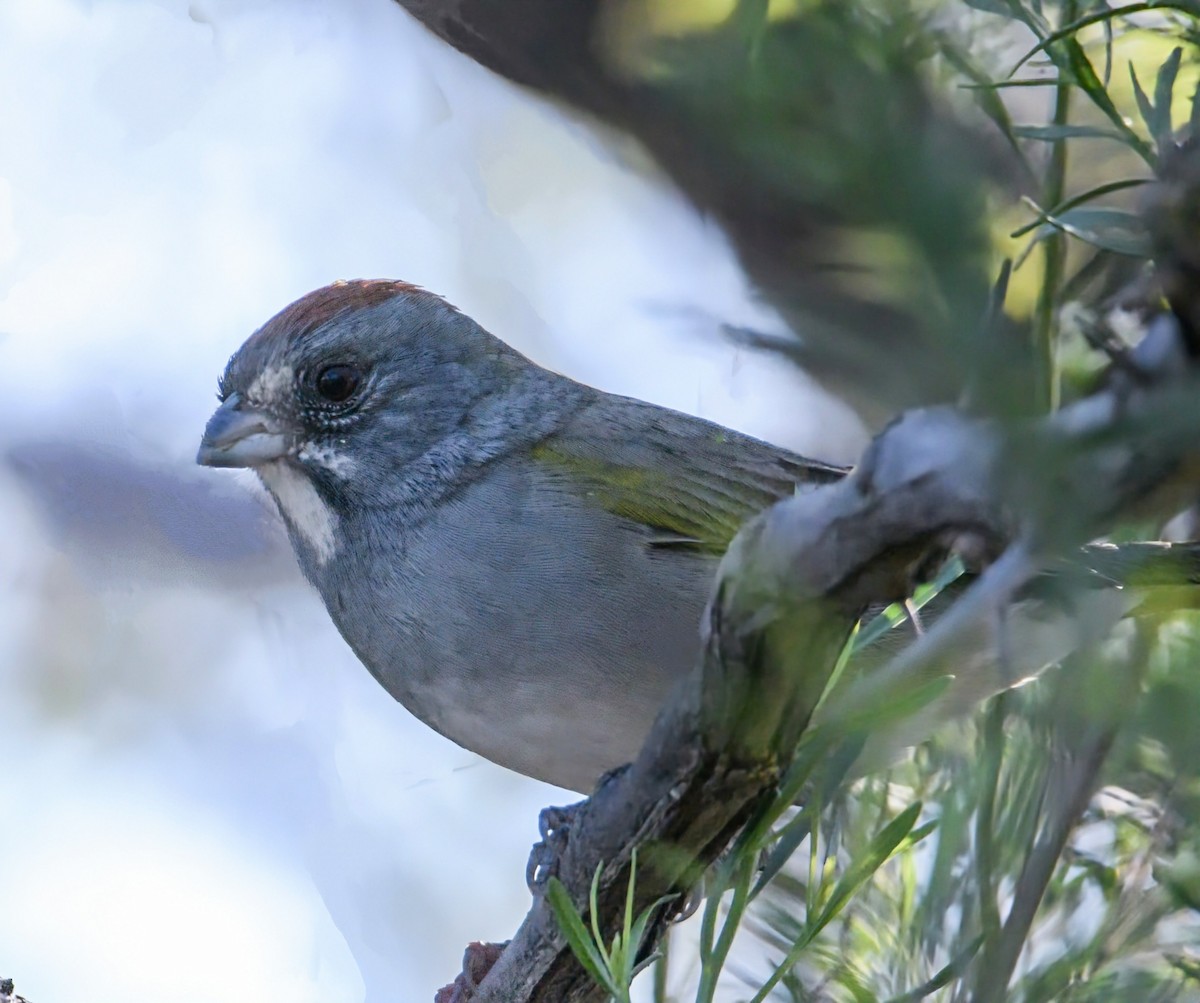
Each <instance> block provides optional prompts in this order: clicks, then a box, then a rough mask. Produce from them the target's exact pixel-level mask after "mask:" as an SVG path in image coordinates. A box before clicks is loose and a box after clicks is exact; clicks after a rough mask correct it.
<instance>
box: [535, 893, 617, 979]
mask: <svg viewBox="0 0 1200 1003" xmlns="http://www.w3.org/2000/svg"><path fill="white" fill-rule="evenodd" d="M546 900H547V901H548V902H549V903H550V908H551V910H552V911H553V912H554V918H555V919H556V920H557V921H558V928H559V929H560V930H562V933H563V936H564V937H566V939H567V944H568V945H569V946H570V948H571V953H572V954H574V955H575V957H576V959H577V960H578V961H579V963H580V964H581V965H583V967H584V970H585V971H586V972H587V973H588V975H590V976H591V977H592V979H593V980H595V982H596V984H597V985H598V986H600V987H601V988H602V989H604V990H605V991H606V992H607V993H609V994H610V995H613V996H615V995H616V994H617V987H616V986H615V985H614V984H613V979H612V976H611V974H610V973H609V971H608V965H607V963H606V961H605V960H604V956H603V955H602V954H601V953H600V951H599V950H598V949H597V946H596V943H595V941H593V940H592V937H591V934H590V933H589V932H588V928H587V926H585V925H584V922H583V917H582V916H581V915H580V914H579V910H578V909H576V908H575V903H574V902H572V901H571V896H570V895H568V894H567V888H566V886H565V885H564V884H563V883H562V882H561V881H559V880H558V878H556V877H551V878H550V881H549V882H548V883H547V885H546Z"/></svg>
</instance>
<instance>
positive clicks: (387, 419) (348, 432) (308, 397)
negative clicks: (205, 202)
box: [198, 281, 844, 792]
mask: <svg viewBox="0 0 1200 1003" xmlns="http://www.w3.org/2000/svg"><path fill="white" fill-rule="evenodd" d="M220 399H221V402H222V403H221V406H220V408H218V410H217V412H216V413H215V414H214V415H213V417H212V419H211V420H210V421H209V423H208V427H207V428H206V429H205V432H204V439H203V442H202V444H201V446H200V452H199V455H198V460H199V462H200V463H203V464H207V465H209V466H229V467H251V468H253V469H254V470H255V471H257V473H258V475H259V476H260V477H261V478H262V481H263V483H264V484H265V485H266V487H267V489H268V491H269V492H270V493H271V494H272V495H273V496H274V498H275V500H276V502H277V503H278V506H279V510H280V512H281V513H282V515H283V518H284V521H285V522H286V523H287V527H288V532H289V535H290V536H291V540H292V544H293V546H294V547H295V550H296V554H297V557H298V558H299V562H300V566H301V568H302V569H303V570H304V573H305V574H306V575H307V577H308V578H309V580H310V581H311V582H312V583H313V585H315V586H316V588H317V589H318V590H319V592H320V593H321V596H322V598H323V599H324V601H325V605H326V607H327V608H328V610H329V614H330V616H332V617H333V620H334V622H335V623H336V624H337V626H338V629H339V630H340V631H341V633H342V636H343V637H345V639H346V641H347V642H348V643H349V644H350V646H351V647H352V648H353V649H354V651H355V653H356V654H357V655H358V657H359V658H360V659H361V660H362V661H363V663H364V664H365V665H366V666H367V668H368V669H370V671H371V672H372V674H373V675H374V676H375V678H376V679H378V680H379V682H380V683H382V684H383V686H384V687H385V688H386V689H387V690H388V692H389V693H391V694H392V695H393V696H394V697H395V698H396V699H397V700H399V701H400V702H401V703H403V704H404V705H405V706H406V707H407V708H408V709H409V710H411V711H412V712H413V713H414V714H415V715H417V717H419V718H420V719H421V720H423V721H425V722H426V723H427V724H429V725H430V726H431V727H433V728H435V729H437V730H438V731H439V732H441V733H442V734H443V735H445V736H447V737H448V738H450V739H452V740H454V741H455V742H458V743H459V744H460V745H462V746H465V747H466V748H468V749H470V750H472V751H474V752H477V753H479V754H480V755H482V756H486V757H487V758H488V759H491V760H493V761H494V762H497V763H500V764H501V765H503V766H507V767H510V768H511V769H514V770H517V771H519V772H521V773H524V774H528V775H529V776H533V777H538V778H540V779H543V780H547V781H550V782H551V783H554V784H558V785H560V786H563V787H568V788H571V789H573V790H576V791H584V792H586V791H590V790H591V788H592V786H593V784H594V783H595V781H596V780H597V778H598V777H600V775H601V774H603V773H604V772H605V771H607V770H610V769H613V768H615V767H617V766H620V765H622V764H623V763H626V762H628V761H630V760H631V759H632V758H633V757H634V756H635V755H636V754H637V751H638V749H639V748H640V746H641V743H642V740H643V738H644V737H645V735H646V733H647V731H648V730H649V727H650V724H651V722H652V721H653V719H654V716H655V714H656V713H657V711H658V709H659V707H660V705H661V704H662V702H663V700H664V698H665V696H666V694H667V692H668V690H669V689H670V688H671V686H672V685H673V683H674V682H675V681H676V680H677V679H678V678H679V677H680V676H681V675H683V674H685V673H687V672H688V671H689V670H690V669H691V668H692V667H693V665H694V664H695V661H696V657H697V653H698V647H699V620H700V615H701V613H702V611H703V608H704V604H705V601H706V599H707V597H708V593H709V588H710V584H711V580H712V576H713V572H714V570H715V568H716V564H717V561H718V559H719V558H720V555H721V554H722V552H723V551H724V550H725V547H726V546H727V544H728V543H729V541H730V540H731V539H732V537H733V535H734V534H735V533H736V531H737V529H738V527H739V526H740V525H741V524H742V523H743V522H744V521H745V520H746V519H747V518H749V517H750V516H752V515H754V514H755V513H756V512H758V511H760V510H761V509H763V508H766V507H767V506H768V505H770V504H771V503H772V502H774V501H775V500H777V499H779V498H781V497H783V496H786V495H788V494H790V493H792V492H794V491H796V490H797V489H803V488H804V487H805V486H809V485H818V484H822V483H827V482H830V481H833V480H836V479H838V478H840V477H841V476H842V475H843V473H844V470H843V469H842V468H839V467H837V466H833V465H831V464H827V463H821V462H819V461H813V460H807V459H804V458H803V457H800V456H796V455H794V454H792V453H789V452H788V451H787V450H784V449H780V448H779V447H777V446H772V445H768V444H766V443H764V442H760V441H758V440H756V439H753V438H751V437H749V436H746V435H742V434H740V433H738V432H734V431H730V430H729V429H726V428H722V427H720V426H718V425H715V424H713V423H711V422H708V421H704V420H702V419H700V418H694V417H691V416H689V415H686V414H680V413H678V412H675V411H671V410H668V409H667V408H663V407H658V406H655V405H653V404H647V403H644V402H642V401H638V400H633V399H631V398H628V397H620V396H616V395H614V394H608V393H603V392H601V391H599V390H594V389H591V388H590V387H586V386H584V385H582V384H579V383H576V382H574V381H572V380H569V379H567V378H565V377H563V376H560V375H557V374H556V373H552V372H549V371H547V370H545V369H542V368H541V367H539V366H537V365H535V364H533V363H532V362H530V361H529V360H528V359H526V358H525V357H523V356H522V355H520V354H518V353H517V352H516V351H514V350H512V349H511V348H509V347H507V346H506V345H505V344H503V343H502V342H501V341H499V340H498V339H497V338H495V337H493V336H492V335H491V334H489V333H488V332H487V331H485V330H483V328H481V327H480V326H479V325H478V324H476V323H475V322H474V321H472V320H471V319H470V318H469V317H466V316H464V315H463V314H461V313H459V312H458V311H457V310H455V309H454V308H453V307H452V306H450V305H449V304H447V303H446V302H445V301H443V300H442V299H440V298H439V297H437V296H434V295H432V294H431V293H428V292H424V291H423V290H421V289H418V288H416V287H415V286H411V285H408V284H406V283H403V282H391V281H356V282H340V283H336V284H334V285H331V286H328V287H326V288H324V289H319V290H317V291H315V292H313V293H310V294H309V295H307V296H305V297H303V298H302V299H300V300H298V301H297V302H295V303H293V304H292V305H291V306H289V307H287V308H286V309H285V310H283V311H282V312H281V313H279V314H278V315H276V316H275V317H274V318H272V319H271V320H270V321H268V322H267V323H266V324H265V325H264V326H263V327H262V328H261V329H260V330H259V331H257V332H256V333H255V334H254V335H253V336H252V337H251V338H250V339H249V340H248V341H247V342H246V343H245V344H244V345H243V346H242V347H241V349H239V350H238V352H237V354H235V355H234V356H233V358H232V359H231V360H230V362H229V365H228V367H227V369H226V371H225V374H224V376H223V377H222V379H221V381H220Z"/></svg>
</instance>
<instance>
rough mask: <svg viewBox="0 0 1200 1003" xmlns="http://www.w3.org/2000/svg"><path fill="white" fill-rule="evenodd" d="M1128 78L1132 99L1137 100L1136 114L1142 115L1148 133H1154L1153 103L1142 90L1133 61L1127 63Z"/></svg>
mask: <svg viewBox="0 0 1200 1003" xmlns="http://www.w3.org/2000/svg"><path fill="white" fill-rule="evenodd" d="M1129 79H1130V82H1131V83H1132V84H1133V99H1134V100H1135V101H1136V102H1137V106H1138V114H1139V115H1141V116H1142V121H1143V122H1145V123H1146V129H1147V131H1149V133H1150V135H1151V136H1153V135H1154V105H1153V104H1152V103H1151V101H1150V98H1149V97H1148V96H1147V95H1146V92H1145V91H1144V90H1142V82H1141V81H1140V80H1138V75H1137V70H1136V69H1135V68H1134V65H1133V63H1130V64H1129Z"/></svg>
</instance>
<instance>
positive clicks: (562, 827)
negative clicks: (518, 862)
mask: <svg viewBox="0 0 1200 1003" xmlns="http://www.w3.org/2000/svg"><path fill="white" fill-rule="evenodd" d="M586 804H587V801H578V802H576V803H575V804H569V805H562V806H554V805H552V806H551V807H549V808H543V809H542V810H541V812H539V813H538V834H539V835H540V836H541V837H542V838H541V839H540V840H538V842H536V843H534V844H533V849H531V850H530V851H529V862H528V863H527V864H526V865H525V884H526V885H528V886H529V891H530V893H531V894H532V895H533V897H534V898H541V896H542V895H543V894H544V893H545V890H546V883H547V882H548V881H549V880H550V879H551V878H552V877H553V876H554V875H555V874H557V873H558V862H559V860H560V859H561V858H562V855H563V854H564V853H565V852H566V850H567V840H568V839H569V838H570V832H571V825H572V823H573V822H574V820H575V818H576V816H577V815H578V814H579V812H580V810H581V809H582V808H583V806H584V805H586Z"/></svg>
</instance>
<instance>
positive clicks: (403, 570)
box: [322, 492, 712, 792]
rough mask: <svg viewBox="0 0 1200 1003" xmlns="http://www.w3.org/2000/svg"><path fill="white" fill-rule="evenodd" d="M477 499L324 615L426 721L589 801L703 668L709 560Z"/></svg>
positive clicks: (593, 518) (347, 582)
mask: <svg viewBox="0 0 1200 1003" xmlns="http://www.w3.org/2000/svg"><path fill="white" fill-rule="evenodd" d="M509 493H510V494H511V492H509ZM471 501H472V499H469V498H468V499H467V502H468V503H470V502H471ZM474 501H475V502H477V504H463V505H462V506H461V507H458V508H457V509H456V508H448V510H447V511H444V512H442V513H440V514H439V518H438V520H437V522H433V523H430V524H426V525H423V526H422V527H420V529H419V530H418V531H414V532H412V533H410V534H408V535H407V537H406V539H405V541H404V546H403V552H402V554H396V553H394V554H393V555H392V556H391V558H390V559H389V560H388V562H387V565H386V570H381V569H380V568H379V567H374V568H372V567H370V566H367V567H364V568H362V569H359V570H358V571H357V572H355V573H354V574H352V575H349V576H348V577H345V578H344V580H343V582H342V585H341V587H342V588H343V589H344V590H345V592H346V594H345V595H344V596H341V597H331V596H330V590H329V588H328V587H326V588H323V589H322V591H323V592H324V593H325V596H326V600H327V605H328V606H329V608H330V612H331V613H332V614H333V616H334V619H335V621H337V623H338V626H339V628H340V629H341V631H342V633H343V635H344V636H345V637H346V639H347V641H349V643H350V644H351V646H352V647H353V648H354V649H355V651H356V653H357V654H358V655H359V658H360V659H361V660H362V661H363V662H364V664H365V665H366V666H367V667H368V668H369V669H370V670H371V672H372V674H374V675H375V677H376V678H377V679H378V680H379V681H380V682H381V683H382V684H383V686H384V687H385V688H386V689H387V690H388V691H389V692H390V693H391V694H392V695H393V696H394V697H395V698H396V699H398V700H399V701H400V702H401V703H403V704H404V705H405V706H406V707H407V708H408V709H409V710H410V711H412V713H413V714H415V715H416V716H417V717H419V718H420V719H421V720H423V721H424V722H426V723H427V724H429V725H430V726H431V727H433V728H434V729H436V730H437V731H439V732H441V733H442V734H443V735H445V736H446V737H447V738H450V739H451V740H453V741H454V742H457V743H458V744H459V745H462V746H463V747H465V748H467V749H469V750H471V751H472V752H475V753H478V754H479V755H481V756H484V757H486V758H487V759H490V760H492V761H493V762H496V763H499V764H500V765H502V766H506V767H508V768H510V769H513V770H516V771H518V772H520V773H523V774H526V775H527V776H532V777H536V778H538V779H541V780H545V781H547V782H549V783H553V784H557V785H559V786H562V787H567V788H570V789H573V790H577V791H581V792H590V791H591V789H592V787H593V785H594V783H595V781H596V780H597V779H598V778H599V777H600V776H601V775H602V774H603V773H604V772H606V771H607V770H610V769H613V768H615V767H617V766H620V765H622V764H624V763H627V762H629V761H630V760H632V759H633V758H634V757H635V756H636V755H637V752H638V750H639V748H640V747H641V743H642V741H643V739H644V738H645V735H646V733H647V732H648V730H649V728H650V725H651V723H652V722H653V720H654V717H655V715H656V714H657V712H658V710H659V708H660V707H661V705H662V703H663V701H664V700H665V698H666V696H667V694H668V692H669V691H670V689H671V687H672V686H673V685H674V683H675V682H676V680H678V679H679V678H680V677H681V676H682V675H684V674H686V673H687V671H688V670H689V669H690V668H691V667H692V666H693V665H694V664H695V660H696V656H697V652H698V648H699V641H698V637H699V620H700V614H701V612H702V610H703V607H704V602H705V599H706V598H707V591H708V584H709V580H710V576H711V571H712V562H711V561H709V560H707V559H703V560H702V559H697V558H696V557H695V556H694V555H682V554H659V553H653V552H652V551H651V550H650V549H649V548H648V547H647V546H646V543H645V540H644V538H642V537H640V536H637V535H636V534H634V533H632V532H631V531H630V530H629V528H628V527H627V526H625V525H622V524H619V523H617V522H615V521H614V522H612V523H609V524H607V525H606V524H605V520H607V519H611V518H612V517H610V516H608V515H607V513H604V512H594V511H581V510H572V509H569V508H568V509H566V510H563V511H549V512H545V511H543V512H539V514H538V519H537V520H536V521H534V520H531V519H526V518H523V517H522V512H521V511H517V512H513V511H511V510H505V509H504V508H503V507H502V506H500V505H495V504H489V503H488V499H487V498H486V497H484V498H480V499H475V500H474ZM331 598H333V600H334V601H330V599H331ZM364 601H365V603H366V608H364Z"/></svg>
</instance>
